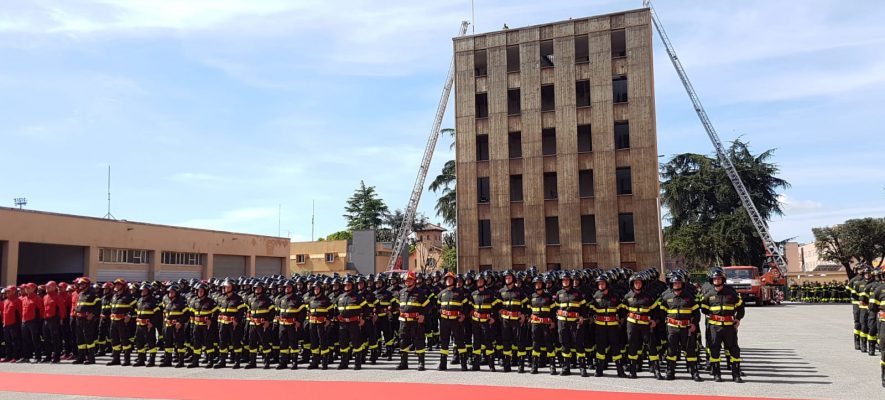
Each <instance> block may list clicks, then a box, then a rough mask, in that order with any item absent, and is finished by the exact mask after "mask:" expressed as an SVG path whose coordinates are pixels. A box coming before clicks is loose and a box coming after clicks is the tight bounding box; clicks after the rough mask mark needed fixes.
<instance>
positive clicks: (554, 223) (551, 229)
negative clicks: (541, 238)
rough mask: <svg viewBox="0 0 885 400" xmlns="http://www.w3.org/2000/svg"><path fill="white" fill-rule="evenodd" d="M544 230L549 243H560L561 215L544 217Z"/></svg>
mask: <svg viewBox="0 0 885 400" xmlns="http://www.w3.org/2000/svg"><path fill="white" fill-rule="evenodd" d="M544 231H545V233H546V235H545V236H547V238H546V239H547V244H559V217H547V218H544Z"/></svg>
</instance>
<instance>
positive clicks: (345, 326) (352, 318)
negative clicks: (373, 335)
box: [335, 276, 372, 370]
mask: <svg viewBox="0 0 885 400" xmlns="http://www.w3.org/2000/svg"><path fill="white" fill-rule="evenodd" d="M335 306H336V307H338V343H339V346H340V352H341V363H340V364H338V369H347V366H348V364H349V363H350V359H351V357H353V360H354V367H353V369H354V370H360V369H362V368H363V363H362V357H361V356H362V352H363V350H364V349H365V348H366V342H365V338H364V337H363V333H362V331H361V329H360V328H362V326H363V325H364V324H365V319H366V318H371V312H372V310H371V309H370V307H369V304H368V302H366V299H364V298H363V296H361V295H360V294H359V293H357V292H356V282H355V281H354V279H353V278H351V277H349V276H348V277H347V278H345V279H344V293H342V294H341V295H340V296H338V299H337V300H336V301H335Z"/></svg>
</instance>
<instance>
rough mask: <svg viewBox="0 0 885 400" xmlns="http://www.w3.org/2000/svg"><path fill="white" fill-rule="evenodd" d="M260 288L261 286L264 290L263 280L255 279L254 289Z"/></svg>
mask: <svg viewBox="0 0 885 400" xmlns="http://www.w3.org/2000/svg"><path fill="white" fill-rule="evenodd" d="M258 288H261V289H262V290H264V282H262V281H255V283H253V284H252V290H255V289H258Z"/></svg>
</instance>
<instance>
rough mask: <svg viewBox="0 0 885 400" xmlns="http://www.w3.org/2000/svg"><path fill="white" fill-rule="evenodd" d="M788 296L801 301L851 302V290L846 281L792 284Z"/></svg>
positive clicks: (790, 298)
mask: <svg viewBox="0 0 885 400" xmlns="http://www.w3.org/2000/svg"><path fill="white" fill-rule="evenodd" d="M787 298H788V299H789V300H790V301H795V302H800V303H844V304H847V303H850V302H851V291H850V290H849V288H848V285H847V283H846V282H845V281H842V282H837V281H831V282H825V283H822V282H803V283H802V284H801V285H797V284H795V283H794V284H792V285H790V287H789V293H788V295H787Z"/></svg>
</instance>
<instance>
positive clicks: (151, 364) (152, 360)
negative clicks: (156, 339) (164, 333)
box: [146, 353, 157, 368]
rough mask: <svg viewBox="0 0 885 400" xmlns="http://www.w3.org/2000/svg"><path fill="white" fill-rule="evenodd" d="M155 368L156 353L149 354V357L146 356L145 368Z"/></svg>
mask: <svg viewBox="0 0 885 400" xmlns="http://www.w3.org/2000/svg"><path fill="white" fill-rule="evenodd" d="M156 366H157V353H151V355H149V356H148V363H147V365H146V367H148V368H150V367H156Z"/></svg>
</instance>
